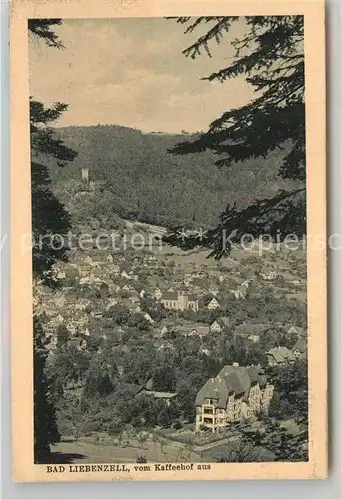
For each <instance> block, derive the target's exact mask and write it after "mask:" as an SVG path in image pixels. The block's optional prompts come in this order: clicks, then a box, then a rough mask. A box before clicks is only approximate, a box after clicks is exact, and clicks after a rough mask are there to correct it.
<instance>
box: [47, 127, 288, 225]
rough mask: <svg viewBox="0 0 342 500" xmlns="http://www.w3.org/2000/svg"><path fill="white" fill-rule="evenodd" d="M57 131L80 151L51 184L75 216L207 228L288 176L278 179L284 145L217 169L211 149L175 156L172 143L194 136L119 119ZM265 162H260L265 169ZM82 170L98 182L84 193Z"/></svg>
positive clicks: (108, 221)
mask: <svg viewBox="0 0 342 500" xmlns="http://www.w3.org/2000/svg"><path fill="white" fill-rule="evenodd" d="M56 131H57V134H58V136H59V137H60V138H61V139H62V140H63V141H65V143H66V144H67V145H68V146H69V147H72V148H73V149H75V150H76V151H77V152H78V156H77V158H76V159H75V161H74V162H73V163H72V164H71V165H68V166H67V167H65V168H62V169H61V168H53V166H52V168H51V175H52V180H53V184H54V189H55V191H56V193H57V194H58V195H59V197H60V198H61V199H62V201H63V202H64V203H65V204H66V206H67V208H68V210H69V212H70V214H71V216H72V218H73V220H74V222H75V223H76V224H78V223H82V221H83V220H85V219H86V218H88V219H89V218H93V219H95V220H98V221H99V223H100V225H101V226H103V225H104V224H105V225H106V227H117V226H118V222H119V220H120V218H130V219H133V220H134V219H137V220H140V221H146V222H150V223H154V224H160V225H164V226H167V227H172V226H176V225H184V226H185V227H189V228H190V227H197V228H199V227H204V228H208V227H211V226H213V225H214V224H215V223H216V222H217V218H218V215H219V214H220V212H222V211H223V210H224V208H225V207H226V205H227V204H228V203H232V202H237V203H238V204H239V205H240V204H241V205H245V204H247V203H248V202H250V201H252V200H254V199H256V198H263V197H266V196H267V197H269V196H270V195H273V194H274V193H276V192H277V190H278V189H279V188H281V187H282V186H284V187H285V181H283V180H280V179H279V178H277V172H278V170H279V164H280V162H281V160H282V158H283V156H284V154H285V153H284V150H281V149H278V150H276V151H275V152H274V153H273V154H271V155H270V156H269V157H268V158H267V159H260V158H257V159H253V160H248V161H246V162H244V163H239V164H235V165H233V166H232V167H231V168H229V169H223V170H220V169H219V168H218V167H217V166H215V164H214V162H215V160H216V159H217V156H215V155H214V154H213V153H211V152H208V153H201V154H193V155H187V156H174V155H172V154H170V153H169V152H168V150H169V149H170V148H172V146H174V145H175V144H177V143H179V142H181V141H183V140H188V139H190V140H191V139H193V138H194V136H191V135H189V134H183V135H169V134H161V133H148V134H145V133H142V132H141V131H139V130H135V129H132V128H127V127H121V126H117V125H107V126H100V125H99V126H92V127H67V128H59V129H56ZM261 167H262V168H261ZM81 168H88V169H89V176H90V180H91V181H94V182H95V190H94V191H93V192H92V193H89V194H87V195H85V194H84V193H83V194H82V196H78V194H79V193H80V192H82V191H83V187H82V183H81Z"/></svg>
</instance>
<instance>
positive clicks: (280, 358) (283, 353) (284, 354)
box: [266, 346, 294, 363]
mask: <svg viewBox="0 0 342 500" xmlns="http://www.w3.org/2000/svg"><path fill="white" fill-rule="evenodd" d="M266 355H267V356H273V357H274V359H275V360H276V362H277V363H285V361H287V360H289V361H292V360H293V359H294V358H293V354H292V351H290V349H288V348H287V347H285V346H279V347H273V348H272V349H270V350H269V351H267V353H266Z"/></svg>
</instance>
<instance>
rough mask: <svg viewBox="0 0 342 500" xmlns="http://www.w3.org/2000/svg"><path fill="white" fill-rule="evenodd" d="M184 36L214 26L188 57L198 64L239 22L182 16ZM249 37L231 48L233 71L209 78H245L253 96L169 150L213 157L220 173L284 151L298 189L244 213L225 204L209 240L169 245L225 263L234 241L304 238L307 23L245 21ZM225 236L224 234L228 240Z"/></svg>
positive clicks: (174, 238)
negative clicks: (202, 251) (206, 252)
mask: <svg viewBox="0 0 342 500" xmlns="http://www.w3.org/2000/svg"><path fill="white" fill-rule="evenodd" d="M176 20H177V22H178V23H181V24H183V25H184V26H186V29H185V33H188V34H189V33H194V32H195V31H196V30H197V28H200V29H203V26H204V25H207V26H209V27H210V28H209V30H208V31H207V32H206V34H205V35H203V36H200V37H199V38H198V39H197V40H196V41H195V42H194V43H193V44H192V45H190V46H189V47H188V48H186V49H185V50H184V51H183V53H184V55H185V56H186V57H190V58H192V59H195V58H196V57H198V56H200V55H201V54H202V53H203V52H206V53H207V55H208V56H209V57H212V51H213V45H214V44H215V43H216V44H220V43H223V42H224V39H225V36H226V35H227V34H228V33H229V32H230V30H231V28H232V25H233V24H234V23H235V22H236V21H237V20H239V17H199V18H196V19H194V18H190V17H181V18H176ZM245 24H246V30H245V34H244V35H243V36H241V37H239V38H237V39H235V40H233V41H232V42H231V44H232V46H233V48H234V49H235V55H234V57H233V58H232V62H231V63H230V65H229V66H227V67H225V68H222V69H219V70H218V71H216V72H214V73H212V74H210V75H208V76H206V77H204V79H206V80H209V81H219V82H225V81H226V80H228V79H231V78H235V77H237V76H241V75H243V76H245V79H246V81H247V82H248V83H250V84H251V85H252V86H253V87H254V89H255V92H256V98H255V99H254V100H253V101H251V102H250V103H248V104H246V105H244V106H241V107H240V108H236V109H231V110H228V111H226V112H224V113H223V114H222V116H220V117H219V118H218V119H216V120H215V121H213V122H212V123H211V124H210V126H209V130H208V131H207V132H206V133H203V134H201V135H200V137H199V138H198V139H196V140H194V141H191V142H182V143H180V144H177V145H176V146H175V147H174V148H173V149H171V152H172V153H173V154H178V155H184V154H189V153H200V152H203V151H206V150H211V151H213V152H214V153H215V154H216V155H217V156H218V157H219V159H218V160H217V162H216V164H217V165H218V166H219V167H230V166H231V165H232V164H236V163H239V162H243V161H244V160H248V159H251V158H259V159H260V168H263V165H262V162H263V159H265V158H267V157H268V155H269V154H270V153H271V152H272V151H274V150H276V149H277V148H284V146H285V145H286V148H288V149H286V154H285V156H284V158H283V160H282V162H280V164H279V166H278V174H279V177H281V178H282V179H290V180H292V181H296V182H297V183H298V188H296V189H293V190H287V191H285V190H282V191H279V193H278V194H276V195H275V196H274V197H272V198H269V199H263V200H256V201H255V202H254V203H251V204H249V206H247V207H244V208H239V209H238V208H237V207H236V206H234V205H233V206H228V207H227V210H226V211H225V212H224V213H223V214H222V216H221V218H220V222H219V224H218V226H217V228H216V229H214V230H212V231H210V232H209V233H207V234H206V237H205V238H204V240H203V238H201V239H199V238H197V239H196V238H187V239H186V240H185V241H184V242H182V241H181V239H180V235H179V231H178V230H177V228H175V229H174V231H173V232H172V234H170V237H169V241H171V242H173V243H178V244H182V246H188V247H194V246H198V245H204V246H209V247H211V248H212V249H213V256H215V257H216V258H220V257H222V256H223V255H224V254H225V253H227V252H228V253H229V251H230V250H231V243H229V242H228V243H227V241H226V237H228V236H231V242H234V241H235V242H237V241H240V239H241V235H242V234H245V233H250V234H252V235H254V236H256V235H260V234H263V233H268V234H270V235H272V236H273V237H275V236H277V235H278V234H279V231H280V233H281V234H280V237H284V236H285V235H286V234H288V233H289V232H295V233H297V234H299V235H303V234H304V233H305V226H306V224H305V204H306V203H305V173H306V165H305V103H304V19H303V16H248V17H246V18H245ZM223 234H224V236H223Z"/></svg>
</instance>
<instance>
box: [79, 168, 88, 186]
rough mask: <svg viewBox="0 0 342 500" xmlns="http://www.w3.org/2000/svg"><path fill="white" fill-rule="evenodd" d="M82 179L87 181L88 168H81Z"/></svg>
mask: <svg viewBox="0 0 342 500" xmlns="http://www.w3.org/2000/svg"><path fill="white" fill-rule="evenodd" d="M81 171H82V181H83V182H86V183H87V184H88V183H89V168H82V169H81Z"/></svg>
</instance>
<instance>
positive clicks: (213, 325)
mask: <svg viewBox="0 0 342 500" xmlns="http://www.w3.org/2000/svg"><path fill="white" fill-rule="evenodd" d="M221 330H222V327H221V325H220V323H219V322H218V321H217V320H215V321H213V322H212V323H211V325H210V331H211V333H220V331H221Z"/></svg>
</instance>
